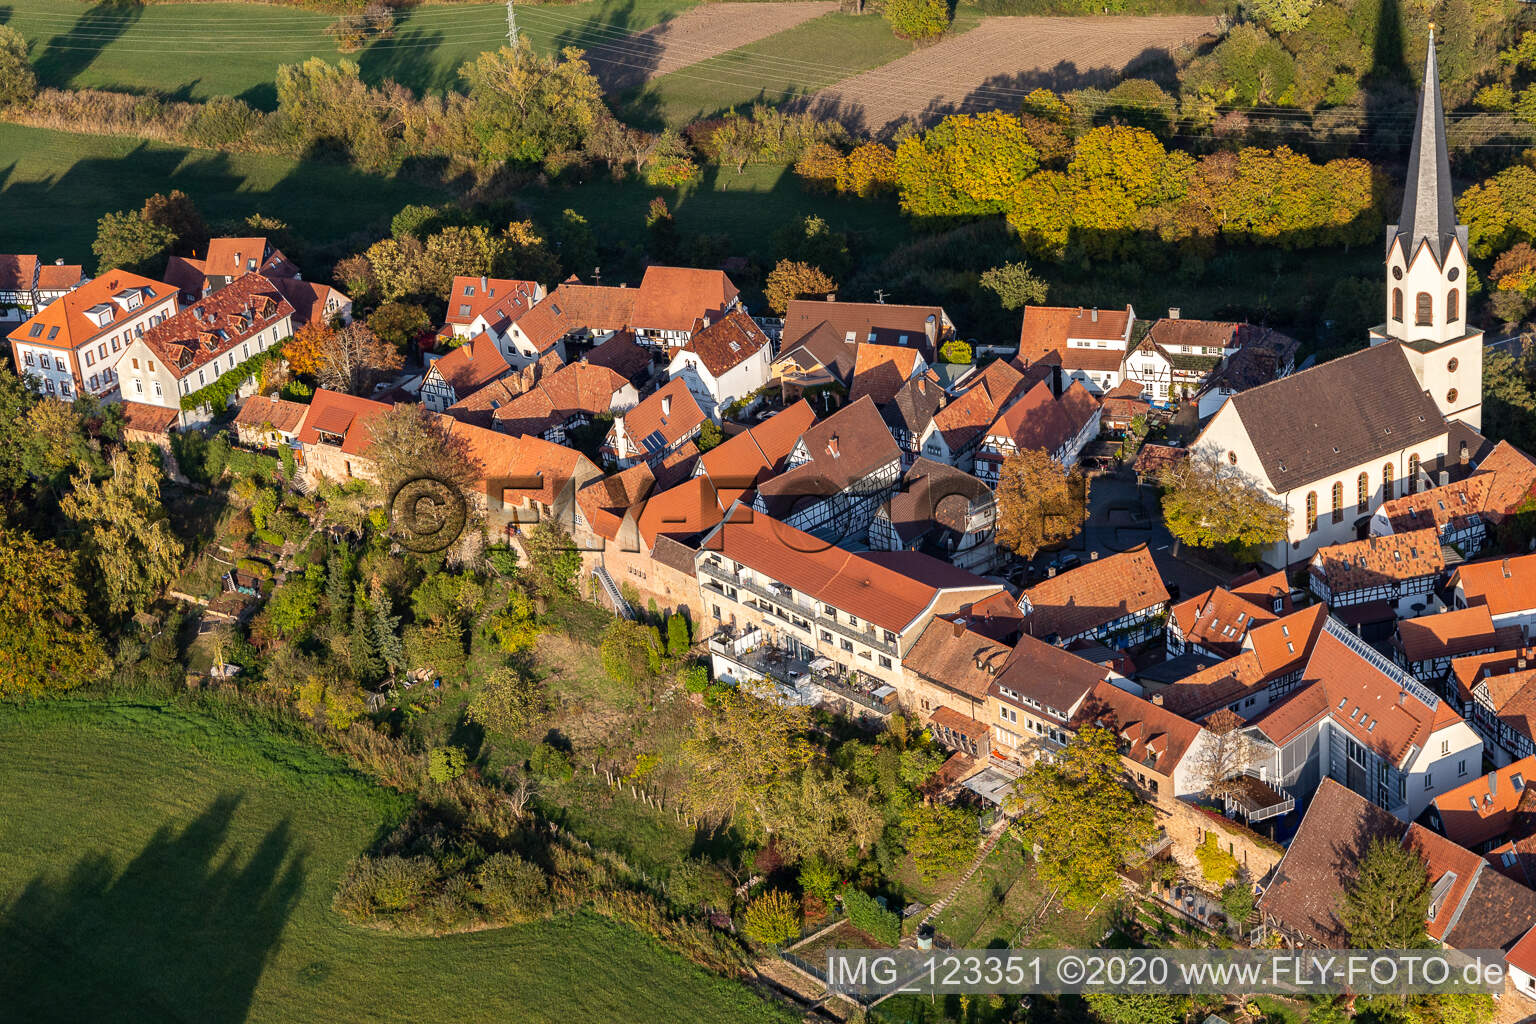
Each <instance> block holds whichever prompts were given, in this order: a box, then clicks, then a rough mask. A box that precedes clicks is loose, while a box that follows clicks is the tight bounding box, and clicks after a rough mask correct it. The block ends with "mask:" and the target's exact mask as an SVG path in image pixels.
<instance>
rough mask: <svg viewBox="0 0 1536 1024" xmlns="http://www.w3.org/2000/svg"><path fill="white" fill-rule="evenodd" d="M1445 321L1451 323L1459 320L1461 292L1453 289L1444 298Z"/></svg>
mask: <svg viewBox="0 0 1536 1024" xmlns="http://www.w3.org/2000/svg"><path fill="white" fill-rule="evenodd" d="M1445 319H1446V320H1448V321H1449V322H1451V323H1455V322H1456V321H1457V320H1460V319H1461V292H1459V291H1457V290H1456V289H1455V288H1452V289H1451V292H1450V294H1449V295H1447V296H1446V297H1445Z"/></svg>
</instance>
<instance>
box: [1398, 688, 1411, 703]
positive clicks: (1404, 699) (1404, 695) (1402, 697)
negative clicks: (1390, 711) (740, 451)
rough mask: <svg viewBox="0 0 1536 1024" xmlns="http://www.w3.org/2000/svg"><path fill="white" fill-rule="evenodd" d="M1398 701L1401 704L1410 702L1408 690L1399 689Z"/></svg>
mask: <svg viewBox="0 0 1536 1024" xmlns="http://www.w3.org/2000/svg"><path fill="white" fill-rule="evenodd" d="M1397 702H1398V703H1399V704H1407V703H1408V691H1407V690H1398V691H1397Z"/></svg>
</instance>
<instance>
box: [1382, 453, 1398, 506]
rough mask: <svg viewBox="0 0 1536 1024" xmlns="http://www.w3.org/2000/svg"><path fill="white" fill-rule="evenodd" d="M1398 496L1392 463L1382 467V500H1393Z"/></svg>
mask: <svg viewBox="0 0 1536 1024" xmlns="http://www.w3.org/2000/svg"><path fill="white" fill-rule="evenodd" d="M1395 497H1397V491H1396V490H1394V489H1393V486H1392V463H1390V462H1389V463H1387V464H1386V465H1385V466H1382V467H1381V500H1382V501H1391V500H1392V499H1393V498H1395Z"/></svg>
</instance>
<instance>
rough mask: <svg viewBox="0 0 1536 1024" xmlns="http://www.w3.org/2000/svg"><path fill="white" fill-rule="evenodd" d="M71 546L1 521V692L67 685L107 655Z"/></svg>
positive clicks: (23, 693) (20, 693) (37, 691)
mask: <svg viewBox="0 0 1536 1024" xmlns="http://www.w3.org/2000/svg"><path fill="white" fill-rule="evenodd" d="M76 568H77V567H76V560H75V556H74V554H73V553H72V552H70V551H66V550H64V549H62V548H60V547H59V546H58V545H56V544H55V543H53V541H50V540H43V539H40V538H37V537H34V536H32V535H31V534H28V533H26V532H24V531H21V530H14V529H11V528H10V527H8V526H5V525H3V524H0V699H7V700H12V699H15V698H17V697H35V696H39V695H41V694H45V693H50V692H55V691H60V690H68V689H70V688H71V687H75V686H78V685H80V684H81V683H83V682H86V681H87V680H89V679H90V678H91V677H92V676H94V675H95V674H96V673H98V672H99V671H100V670H101V669H102V668H103V666H104V665H105V664H106V661H107V655H106V651H105V649H104V648H103V647H102V644H101V640H100V638H99V637H98V636H97V634H96V627H95V625H94V624H93V623H92V622H91V619H90V617H89V616H88V615H87V614H86V607H85V605H86V602H85V592H84V591H83V590H82V589H81V588H80V584H79V583H78V582H77V581H76V576H75V574H76Z"/></svg>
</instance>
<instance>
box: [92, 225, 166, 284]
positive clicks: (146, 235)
mask: <svg viewBox="0 0 1536 1024" xmlns="http://www.w3.org/2000/svg"><path fill="white" fill-rule="evenodd" d="M175 242H176V235H175V234H174V233H173V232H172V231H171V229H170V228H167V227H163V226H161V225H159V224H151V223H150V222H149V221H147V220H145V219H144V216H143V214H141V213H140V212H139V211H137V210H119V211H118V212H117V213H108V214H104V215H103V216H102V218H101V219H100V220H99V221H97V222H96V241H94V242H92V243H91V251H92V252H94V253H95V254H96V255H97V257H98V261H97V273H101V274H105V273H106V272H107V271H109V270H117V269H122V270H128V271H132V272H133V273H137V274H157V273H159V272H160V270H161V269H162V268H163V266H164V264H165V257H166V255H167V254H168V253H169V252H170V249H171V246H172V245H174V244H175Z"/></svg>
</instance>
